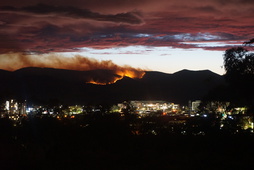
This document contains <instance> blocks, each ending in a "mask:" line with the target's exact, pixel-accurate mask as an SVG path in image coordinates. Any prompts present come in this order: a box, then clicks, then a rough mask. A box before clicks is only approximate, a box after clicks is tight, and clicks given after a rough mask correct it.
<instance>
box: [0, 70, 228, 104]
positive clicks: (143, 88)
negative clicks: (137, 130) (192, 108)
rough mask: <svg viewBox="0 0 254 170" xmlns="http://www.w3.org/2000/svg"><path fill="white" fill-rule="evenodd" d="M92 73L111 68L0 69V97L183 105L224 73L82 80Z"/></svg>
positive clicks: (186, 72)
mask: <svg viewBox="0 0 254 170" xmlns="http://www.w3.org/2000/svg"><path fill="white" fill-rule="evenodd" d="M94 75H97V76H98V75H100V76H103V77H105V79H106V77H112V76H116V75H114V72H113V71H111V70H92V71H74V70H63V69H52V68H33V67H29V68H22V69H19V70H16V71H13V72H10V71H5V70H0V79H1V81H0V97H1V99H10V98H15V99H20V100H21V99H22V100H24V99H25V100H27V101H31V102H34V103H38V104H45V103H49V102H51V103H64V104H100V103H108V104H112V103H118V102H123V101H126V100H127V101H128V100H164V101H168V102H173V103H179V104H182V105H187V103H188V101H189V100H198V99H202V98H203V97H204V96H205V95H206V94H207V93H208V92H209V91H210V90H212V89H213V88H215V87H217V86H219V85H221V84H224V83H225V81H224V77H223V76H221V75H218V74H216V73H213V72H211V71H209V70H202V71H190V70H182V71H179V72H176V73H174V74H166V73H162V72H156V71H147V72H146V74H145V75H144V77H143V78H142V79H132V78H129V77H124V78H123V79H121V80H119V81H117V82H116V83H113V84H108V85H96V84H89V83H86V82H87V80H88V79H89V78H92V77H94Z"/></svg>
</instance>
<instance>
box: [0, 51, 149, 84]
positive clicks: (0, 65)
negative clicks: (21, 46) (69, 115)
mask: <svg viewBox="0 0 254 170" xmlns="http://www.w3.org/2000/svg"><path fill="white" fill-rule="evenodd" d="M25 67H40V68H55V69H66V70H78V71H89V70H108V71H106V72H102V71H100V72H97V74H94V75H90V76H89V77H86V78H85V80H84V81H85V82H86V83H93V84H100V85H106V84H112V83H115V82H116V81H117V80H120V79H122V78H123V77H124V76H126V77H130V78H142V77H143V76H144V74H145V72H144V70H142V69H139V68H133V67H130V66H127V65H125V66H119V65H117V64H115V63H113V62H112V61H111V60H102V61H98V60H96V59H93V58H88V57H84V56H81V55H75V56H72V57H66V56H62V55H56V54H42V55H27V54H22V53H12V54H2V55H0V69H3V70H8V71H15V70H18V69H21V68H25ZM109 71H110V73H111V74H107V73H109Z"/></svg>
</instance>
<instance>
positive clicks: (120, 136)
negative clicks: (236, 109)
mask: <svg viewBox="0 0 254 170" xmlns="http://www.w3.org/2000/svg"><path fill="white" fill-rule="evenodd" d="M129 123H130V122H129V120H127V119H122V118H117V117H116V116H109V117H100V118H98V117H97V118H94V117H89V118H87V119H86V121H84V120H80V119H61V120H59V119H56V118H51V117H44V118H36V117H34V118H27V119H26V120H23V122H22V124H21V125H17V126H13V122H11V121H10V120H8V119H0V126H1V127H0V161H1V162H0V169H110V170H111V169H132V170H133V169H138V170H140V169H232V168H233V169H247V168H248V169H251V167H252V161H253V158H254V152H253V151H254V149H253V143H254V138H253V136H252V135H249V134H248V135H246V134H241V135H227V134H224V133H218V134H211V135H203V136H194V135H180V134H159V135H152V134H146V135H145V134H143V135H137V134H133V133H132V131H131V129H130V126H129Z"/></svg>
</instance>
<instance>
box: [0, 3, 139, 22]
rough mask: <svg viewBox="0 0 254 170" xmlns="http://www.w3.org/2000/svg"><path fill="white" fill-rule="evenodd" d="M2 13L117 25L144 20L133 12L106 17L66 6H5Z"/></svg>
mask: <svg viewBox="0 0 254 170" xmlns="http://www.w3.org/2000/svg"><path fill="white" fill-rule="evenodd" d="M0 10H1V11H8V12H27V13H31V14H38V15H50V14H53V15H59V16H64V17H70V18H86V19H92V20H97V21H110V22H117V23H128V24H141V23H142V20H141V18H140V17H138V16H137V15H136V14H135V13H133V12H126V13H119V14H115V15H105V14H100V13H96V12H92V11H90V10H88V9H81V8H76V7H66V6H50V5H46V4H38V5H36V6H26V7H22V8H15V7H11V6H4V7H1V8H0Z"/></svg>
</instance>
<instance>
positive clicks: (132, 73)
mask: <svg viewBox="0 0 254 170" xmlns="http://www.w3.org/2000/svg"><path fill="white" fill-rule="evenodd" d="M115 74H116V75H117V76H114V78H113V79H112V80H111V81H108V82H101V81H95V80H90V81H88V82H87V83H90V84H97V85H108V84H114V83H115V82H117V81H118V80H121V79H123V78H124V77H129V78H132V79H141V78H143V76H144V75H145V72H144V71H141V70H134V69H133V68H131V69H130V68H129V69H128V68H126V69H122V70H116V71H115Z"/></svg>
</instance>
